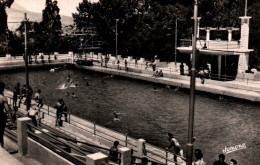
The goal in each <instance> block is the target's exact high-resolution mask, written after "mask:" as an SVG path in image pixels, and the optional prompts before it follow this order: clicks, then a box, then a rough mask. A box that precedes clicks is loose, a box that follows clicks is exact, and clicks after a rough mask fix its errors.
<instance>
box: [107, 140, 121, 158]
mask: <svg viewBox="0 0 260 165" xmlns="http://www.w3.org/2000/svg"><path fill="white" fill-rule="evenodd" d="M118 145H119V142H118V141H115V142H114V145H113V146H112V147H111V148H110V151H109V157H110V160H111V161H113V162H115V163H118V149H117V147H118Z"/></svg>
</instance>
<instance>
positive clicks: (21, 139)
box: [17, 117, 32, 156]
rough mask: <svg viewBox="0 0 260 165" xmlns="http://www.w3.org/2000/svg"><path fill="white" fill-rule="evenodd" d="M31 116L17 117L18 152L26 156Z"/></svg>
mask: <svg viewBox="0 0 260 165" xmlns="http://www.w3.org/2000/svg"><path fill="white" fill-rule="evenodd" d="M31 121H32V119H31V118H29V117H22V118H18V119H17V143H18V153H19V154H21V155H22V156H26V155H27V153H28V147H27V137H28V134H27V123H29V122H31Z"/></svg>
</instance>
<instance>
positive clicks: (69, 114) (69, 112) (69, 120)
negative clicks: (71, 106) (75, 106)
mask: <svg viewBox="0 0 260 165" xmlns="http://www.w3.org/2000/svg"><path fill="white" fill-rule="evenodd" d="M68 122H69V124H70V112H69V120H68Z"/></svg>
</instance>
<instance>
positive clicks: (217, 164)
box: [213, 154, 228, 165]
mask: <svg viewBox="0 0 260 165" xmlns="http://www.w3.org/2000/svg"><path fill="white" fill-rule="evenodd" d="M218 158H219V160H217V161H215V162H214V164H213V165H228V164H227V163H226V162H225V155H223V154H220V155H219V156H218Z"/></svg>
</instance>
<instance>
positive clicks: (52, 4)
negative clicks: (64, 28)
mask: <svg viewBox="0 0 260 165" xmlns="http://www.w3.org/2000/svg"><path fill="white" fill-rule="evenodd" d="M57 4H58V2H57V1H56V0H54V1H52V0H46V6H45V9H44V10H43V12H42V21H41V23H40V26H41V28H42V32H43V33H42V34H43V46H44V47H42V51H47V52H52V51H57V48H58V45H59V42H60V34H61V17H60V15H59V11H60V9H59V7H58V5H57Z"/></svg>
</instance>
